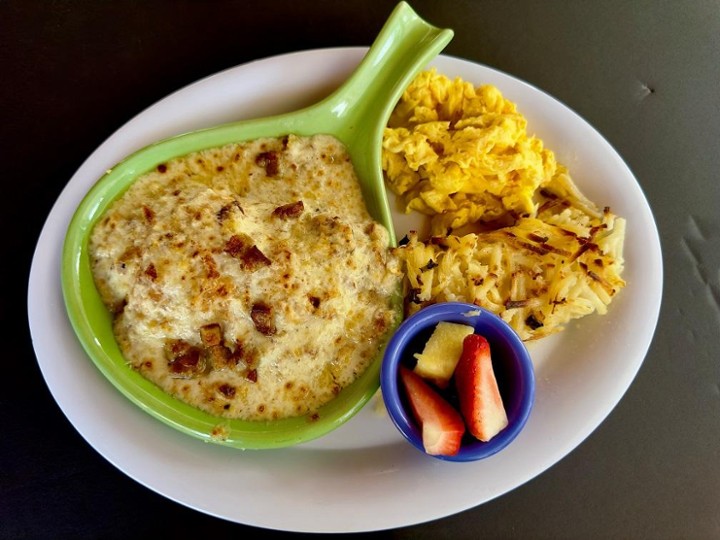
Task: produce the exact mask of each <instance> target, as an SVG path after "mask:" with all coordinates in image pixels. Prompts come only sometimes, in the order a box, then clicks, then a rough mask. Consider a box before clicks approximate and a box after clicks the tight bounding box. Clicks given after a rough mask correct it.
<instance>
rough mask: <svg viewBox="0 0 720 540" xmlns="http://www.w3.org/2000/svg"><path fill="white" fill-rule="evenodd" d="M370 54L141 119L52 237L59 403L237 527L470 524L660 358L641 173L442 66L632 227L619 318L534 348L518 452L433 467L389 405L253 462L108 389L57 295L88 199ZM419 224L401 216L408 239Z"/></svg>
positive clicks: (132, 462)
mask: <svg viewBox="0 0 720 540" xmlns="http://www.w3.org/2000/svg"><path fill="white" fill-rule="evenodd" d="M365 50H366V49H363V48H344V49H325V50H315V51H306V52H299V53H294V54H288V55H283V56H278V57H273V58H269V59H266V60H261V61H257V62H253V63H250V64H246V65H243V66H239V67H236V68H232V69H229V70H227V71H223V72H222V73H219V74H217V75H214V76H212V77H209V78H206V79H203V80H201V81H199V82H197V83H195V84H192V85H190V86H188V87H186V88H183V89H182V90H180V91H178V92H176V93H174V94H172V95H170V96H168V97H167V98H165V99H163V100H161V101H160V102H158V103H157V104H155V105H153V106H152V107H150V108H148V109H147V110H145V111H143V112H142V113H141V114H139V115H138V116H136V117H135V118H133V119H132V120H130V121H129V122H128V123H127V124H125V125H124V126H123V127H122V128H120V129H119V130H118V131H117V132H116V133H115V134H113V135H112V136H111V137H110V138H109V139H108V140H107V141H106V142H105V143H104V144H102V145H101V146H100V147H99V148H98V149H97V150H96V151H95V152H94V153H93V154H92V155H91V156H90V157H89V158H88V159H87V161H86V162H85V163H83V165H82V166H81V167H80V169H79V170H78V171H77V173H76V174H75V175H74V176H73V177H72V179H71V180H70V182H69V183H68V185H67V186H66V188H65V189H64V191H63V192H62V194H61V195H60V197H59V199H58V201H57V203H56V204H55V206H54V207H53V209H52V211H51V213H50V215H49V217H48V220H47V222H46V224H45V227H44V229H43V231H42V234H41V235H40V238H39V241H38V245H37V249H36V252H35V257H34V260H33V265H32V270H31V274H30V283H29V294H28V313H29V319H30V327H31V332H32V337H33V344H34V347H35V351H36V354H37V359H38V363H39V365H40V369H41V371H42V373H43V376H44V377H45V380H46V382H47V385H48V387H49V388H50V391H51V392H52V394H53V396H54V398H55V400H56V401H57V403H58V405H59V406H60V408H61V409H62V411H63V412H64V413H65V415H66V416H67V417H68V419H69V420H70V422H71V423H72V424H73V425H74V426H75V428H76V429H77V430H78V431H79V432H80V434H81V435H82V436H83V437H84V438H85V439H86V440H87V441H88V442H89V443H90V444H91V445H92V446H93V447H94V448H95V449H96V450H97V451H98V452H99V453H100V454H101V455H103V456H104V457H105V458H106V459H108V460H109V461H110V462H111V463H113V464H114V465H115V466H116V467H117V468H118V469H120V470H122V471H124V472H125V473H126V474H127V475H128V476H130V477H131V478H133V479H135V480H136V481H138V482H140V483H141V484H143V485H145V486H147V487H148V488H150V489H152V490H154V491H156V492H158V493H160V494H162V495H164V496H166V497H168V498H170V499H173V500H175V501H177V502H179V503H181V504H184V505H186V506H188V507H191V508H195V509H197V510H199V511H202V512H205V513H208V514H211V515H215V516H219V517H222V518H225V519H227V520H231V521H234V522H238V523H244V524H248V525H253V526H258V527H265V528H270V529H280V530H289V531H303V532H358V531H369V530H381V529H387V528H394V527H400V526H406V525H412V524H417V523H421V522H425V521H429V520H433V519H438V518H441V517H444V516H447V515H450V514H453V513H456V512H460V511H462V510H465V509H467V508H471V507H473V506H476V505H479V504H482V503H483V502H486V501H488V500H490V499H492V498H494V497H497V496H499V495H501V494H503V493H506V492H508V491H510V490H512V489H514V488H516V487H518V486H520V485H521V484H523V483H525V482H527V481H528V480H530V479H531V478H533V477H534V476H536V475H538V474H540V473H541V472H543V471H544V470H546V469H547V468H548V467H550V466H551V465H553V464H554V463H556V462H557V461H559V460H560V459H562V458H563V457H564V456H565V455H567V454H568V453H569V452H570V451H571V450H572V449H573V448H575V447H576V446H577V445H578V444H580V443H581V442H582V441H583V440H584V439H585V438H586V437H587V436H588V435H589V434H590V433H591V432H592V431H593V430H594V429H595V428H596V427H597V426H598V425H599V424H600V422H602V421H603V419H604V418H605V417H606V416H607V415H608V414H609V413H610V411H611V410H612V409H613V407H615V405H616V404H617V402H618V401H619V400H620V398H621V397H622V396H623V394H624V393H625V391H626V390H627V388H628V387H629V385H630V383H631V382H632V380H633V378H634V377H635V375H636V373H637V371H638V369H639V368H640V366H641V364H642V362H643V359H644V357H645V354H646V352H647V349H648V347H649V345H650V342H651V339H652V336H653V333H654V330H655V325H656V323H657V318H658V313H659V309H660V300H661V293H662V261H661V254H660V242H659V239H658V234H657V229H656V227H655V222H654V220H653V217H652V213H651V211H650V208H649V206H648V204H647V201H646V199H645V197H644V195H643V193H642V191H641V189H640V187H639V186H638V184H637V182H636V180H635V178H634V177H633V175H632V173H631V172H630V170H629V169H628V168H627V166H626V165H625V164H624V162H623V161H622V159H621V158H620V157H619V156H618V154H617V153H616V152H615V151H614V150H613V149H612V147H611V146H610V145H609V144H608V143H607V142H606V141H605V139H603V138H602V136H601V135H599V134H598V132H597V131H595V130H594V129H593V128H592V127H591V126H589V125H588V124H587V123H586V122H585V121H584V120H582V119H581V118H580V117H578V116H577V115H576V114H575V113H573V112H572V111H570V110H569V109H568V108H566V107H565V106H563V105H562V104H561V103H559V102H558V101H556V100H555V99H553V98H551V97H549V96H547V95H546V94H544V93H542V92H541V91H539V90H537V89H536V88H533V87H531V86H529V85H527V84H525V83H523V82H521V81H518V80H517V79H514V78H512V77H510V76H508V75H505V74H503V73H500V72H498V71H495V70H492V69H489V68H487V67H484V66H481V65H478V64H474V63H471V62H468V61H465V60H460V59H456V58H450V57H447V56H441V57H439V58H437V59H436V61H435V62H433V65H434V66H436V67H437V68H438V70H439V71H440V72H442V73H445V74H447V75H449V76H460V77H462V78H464V79H465V80H468V81H471V82H473V83H475V84H483V83H490V84H494V85H496V86H498V87H499V88H500V90H501V91H502V92H503V93H504V94H505V95H506V96H507V97H508V98H509V99H511V100H513V101H515V102H516V103H517V104H518V107H519V109H520V111H521V112H522V113H524V114H525V115H526V116H527V118H528V121H529V129H530V131H531V132H533V133H535V134H537V135H538V136H540V137H541V138H542V139H543V140H544V141H545V144H546V146H547V147H548V148H550V149H553V150H555V152H556V154H557V157H558V160H559V161H560V162H562V163H565V164H566V165H568V166H569V168H570V171H571V174H572V176H573V178H574V179H575V181H576V182H577V184H578V185H579V186H580V188H581V189H582V190H583V191H584V192H585V194H586V195H587V196H588V197H590V199H592V200H594V201H596V202H597V203H598V204H599V205H601V206H604V205H609V206H611V207H612V209H613V210H614V211H615V212H616V213H617V214H619V215H621V216H625V217H627V218H628V229H627V241H626V245H625V254H626V271H625V274H624V277H625V278H626V280H627V288H626V289H625V290H623V291H622V292H621V293H620V295H619V296H618V297H617V298H616V300H615V301H614V303H613V304H612V305H611V309H610V312H609V313H608V314H607V315H606V316H603V317H601V316H591V317H586V318H585V319H583V320H582V321H580V322H579V324H575V325H573V326H572V327H571V328H570V329H568V330H567V331H565V332H563V333H561V334H560V335H557V336H553V337H551V338H548V339H546V340H544V341H542V342H540V343H538V344H537V345H535V346H533V347H532V348H531V354H532V355H533V360H534V362H535V365H536V372H537V399H536V403H535V407H534V410H533V412H532V414H531V416H530V419H529V421H528V424H527V426H526V428H525V430H524V431H523V432H522V433H521V434H520V436H519V437H518V438H517V439H516V440H515V442H513V443H512V444H511V445H510V446H509V447H508V448H507V449H506V450H504V451H503V452H501V453H500V454H498V455H496V456H493V457H491V458H489V459H487V460H485V461H481V462H474V463H463V464H458V463H450V462H443V461H440V460H435V459H430V458H427V457H426V456H424V455H423V454H422V453H420V452H418V451H417V450H415V449H414V448H413V447H411V446H410V445H409V444H407V443H406V442H405V441H404V439H403V438H402V437H401V436H400V434H399V433H398V432H396V430H395V428H394V427H393V426H392V424H391V422H390V420H389V418H388V417H387V415H386V414H385V413H384V411H383V410H382V406H381V405H380V406H378V404H377V403H376V404H371V405H368V406H367V407H366V408H365V409H363V410H362V411H361V412H360V413H359V414H358V415H357V416H356V417H354V418H353V419H352V420H351V421H350V422H349V423H348V424H346V425H344V426H343V427H341V428H340V429H338V430H337V431H335V432H333V433H331V434H330V435H328V436H326V437H324V438H322V439H320V440H317V441H314V442H312V443H308V444H305V445H302V446H298V447H295V448H290V449H283V450H272V451H247V452H241V451H237V450H233V449H230V448H225V447H221V446H216V445H209V444H206V443H203V442H200V441H198V440H195V439H193V438H191V437H188V436H186V435H183V434H181V433H179V432H177V431H175V430H173V429H172V428H169V427H167V426H165V425H164V424H162V423H160V422H158V421H157V420H155V419H153V418H152V417H151V416H149V415H148V414H146V413H145V412H143V411H142V410H140V409H139V408H138V407H136V406H135V405H133V404H132V403H131V402H130V401H128V400H127V399H126V398H124V397H123V396H122V395H121V394H120V393H119V392H117V391H116V390H115V389H114V388H113V387H112V386H111V384H110V383H109V382H108V381H107V380H105V379H104V378H103V376H102V375H101V374H100V372H99V371H98V370H97V369H96V368H95V366H94V365H93V364H92V362H91V361H90V360H89V359H88V358H87V357H86V356H85V355H84V353H83V351H82V349H81V348H80V345H79V344H78V342H77V340H76V339H75V335H74V334H73V331H72V329H71V327H70V324H69V322H68V320H67V317H66V314H65V308H64V304H63V300H62V295H61V291H60V251H61V247H62V244H63V239H64V235H65V230H66V228H67V225H68V223H69V221H70V218H71V216H72V214H73V212H74V211H75V208H76V207H77V205H78V204H79V203H80V200H81V199H82V197H83V196H84V195H85V193H86V192H87V191H88V190H89V189H90V187H91V186H92V185H93V183H94V182H95V181H96V180H97V179H98V178H99V177H100V176H102V174H103V173H104V171H105V170H106V169H108V168H110V167H111V166H113V165H114V164H115V163H116V162H118V161H120V160H121V159H122V158H123V157H125V156H126V155H128V154H130V153H132V152H133V151H135V150H137V149H138V148H140V147H143V146H145V145H147V144H149V143H152V142H154V141H157V140H159V139H162V138H165V137H168V136H171V135H175V134H178V133H182V132H185V131H188V130H193V129H197V128H201V127H209V126H212V125H216V124H219V123H223V122H227V121H232V120H238V119H242V118H248V117H251V116H252V117H257V116H265V115H269V114H272V113H277V112H284V111H289V110H293V109H296V108H299V107H301V106H304V105H308V104H310V103H312V102H314V101H316V100H318V99H319V98H321V97H323V96H324V95H326V94H327V93H328V92H329V91H330V90H331V89H332V88H334V87H336V86H338V85H339V84H340V83H341V82H342V81H343V80H344V79H345V78H346V77H347V76H348V75H349V74H350V72H351V71H352V69H353V68H354V67H355V66H356V65H357V64H358V62H359V61H360V59H361V58H362V55H363V54H364V52H365ZM409 223H410V222H409V221H408V219H407V218H406V217H405V216H397V222H396V225H397V234H398V237H402V235H403V234H404V233H405V231H406V230H407V228H408V226H409ZM90 404H92V405H90Z"/></svg>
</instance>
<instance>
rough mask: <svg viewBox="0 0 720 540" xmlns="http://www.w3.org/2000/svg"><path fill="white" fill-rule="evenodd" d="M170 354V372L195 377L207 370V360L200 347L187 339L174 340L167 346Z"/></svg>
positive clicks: (167, 351)
mask: <svg viewBox="0 0 720 540" xmlns="http://www.w3.org/2000/svg"><path fill="white" fill-rule="evenodd" d="M166 354H167V355H168V356H169V359H170V361H169V363H168V365H169V367H170V372H171V373H174V374H176V375H183V376H188V377H193V376H197V375H199V374H201V373H202V372H204V371H205V362H204V360H203V358H202V354H201V351H200V349H199V348H197V347H193V346H192V345H190V344H189V343H187V342H186V341H182V340H173V341H172V342H170V343H169V344H168V345H167V346H166Z"/></svg>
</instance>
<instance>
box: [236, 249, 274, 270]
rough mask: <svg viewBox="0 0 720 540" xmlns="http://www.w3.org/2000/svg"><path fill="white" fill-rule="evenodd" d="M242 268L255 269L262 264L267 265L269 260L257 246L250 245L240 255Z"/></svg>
mask: <svg viewBox="0 0 720 540" xmlns="http://www.w3.org/2000/svg"><path fill="white" fill-rule="evenodd" d="M241 260H242V263H243V268H244V269H246V270H250V271H253V270H257V269H258V268H261V267H263V266H269V265H270V263H271V261H270V259H268V258H267V257H266V256H265V254H264V253H263V252H262V251H260V249H259V248H258V247H257V246H252V247H251V248H250V249H248V250H247V251H246V252H245V254H244V255H243V257H242V259H241Z"/></svg>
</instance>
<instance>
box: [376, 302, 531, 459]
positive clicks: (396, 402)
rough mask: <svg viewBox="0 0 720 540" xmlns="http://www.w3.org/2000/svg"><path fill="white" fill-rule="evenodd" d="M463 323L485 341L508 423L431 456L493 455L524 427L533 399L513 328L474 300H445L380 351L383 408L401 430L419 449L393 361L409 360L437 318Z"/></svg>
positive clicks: (526, 358) (525, 358) (524, 354)
mask: <svg viewBox="0 0 720 540" xmlns="http://www.w3.org/2000/svg"><path fill="white" fill-rule="evenodd" d="M442 321H447V322H454V323H460V324H467V325H469V326H472V327H474V328H475V333H476V334H480V335H482V336H484V337H485V339H487V340H488V342H489V344H490V352H491V355H492V361H493V370H494V371H495V377H496V379H497V381H498V387H499V389H500V395H501V397H502V399H503V404H504V406H505V411H506V413H507V417H508V425H507V427H506V428H505V429H503V430H502V431H501V432H500V433H498V434H497V435H496V436H495V437H493V438H492V439H490V440H489V441H487V442H482V441H479V440H477V439H475V438H474V437H473V436H472V435H470V434H469V433H466V434H465V437H464V438H463V441H462V445H461V447H460V451H459V452H458V453H457V454H456V455H454V456H432V457H435V458H438V459H443V460H446V461H476V460H479V459H483V458H486V457H488V456H491V455H493V454H496V453H497V452H499V451H500V450H502V449H503V448H505V447H506V446H507V445H508V444H510V443H511V442H512V441H513V440H514V439H515V437H517V435H518V434H519V433H520V431H521V430H522V429H523V427H524V426H525V423H526V422H527V419H528V417H529V415H530V411H531V410H532V407H533V403H534V401H535V372H534V369H533V364H532V360H531V358H530V355H529V353H528V351H527V348H526V347H525V344H524V343H523V342H522V340H521V339H520V337H519V336H518V335H517V333H516V332H515V331H514V330H513V329H512V328H511V327H510V325H508V324H507V323H506V322H505V321H503V320H502V319H501V318H500V317H498V316H497V315H495V314H494V313H492V312H490V311H487V310H485V309H483V308H480V307H478V306H475V305H473V304H466V303H462V302H444V303H439V304H434V305H431V306H428V307H426V308H423V309H421V310H420V311H418V312H417V313H415V314H414V315H412V316H410V317H408V318H407V319H406V320H405V321H404V322H403V323H402V324H401V325H400V327H399V328H398V329H397V331H396V332H395V334H394V336H393V337H392V339H391V340H390V342H389V343H388V345H387V348H386V350H385V356H384V358H383V363H382V367H381V370H380V384H381V388H382V396H383V400H384V402H385V407H386V408H387V410H388V413H389V415H390V418H391V419H392V421H393V423H394V424H395V426H396V427H397V428H398V430H399V431H400V433H402V435H403V436H404V437H405V438H406V439H407V440H408V441H409V442H410V443H412V445H413V446H415V447H416V448H417V449H418V450H421V451H423V452H424V449H423V444H422V432H421V430H420V427H419V426H418V424H417V422H416V421H415V419H414V417H413V414H412V410H410V408H409V406H408V404H407V402H406V398H405V396H404V392H403V391H402V389H401V387H400V386H399V380H398V366H399V365H406V366H407V367H412V366H413V365H414V358H413V354H414V353H419V352H422V350H423V348H424V346H425V343H427V340H428V338H429V337H430V335H431V334H432V332H433V330H434V329H435V327H436V326H437V324H438V323H439V322H442Z"/></svg>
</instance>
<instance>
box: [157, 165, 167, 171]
mask: <svg viewBox="0 0 720 540" xmlns="http://www.w3.org/2000/svg"><path fill="white" fill-rule="evenodd" d="M157 170H158V172H160V173H164V172H166V171H167V165H165V164H164V163H161V164H160V165H158V166H157Z"/></svg>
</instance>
